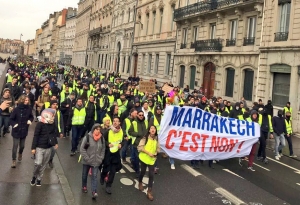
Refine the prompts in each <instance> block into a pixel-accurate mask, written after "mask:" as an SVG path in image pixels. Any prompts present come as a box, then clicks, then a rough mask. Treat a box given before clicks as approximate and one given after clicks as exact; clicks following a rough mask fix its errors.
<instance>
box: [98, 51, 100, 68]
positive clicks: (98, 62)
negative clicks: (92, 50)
mask: <svg viewBox="0 0 300 205" xmlns="http://www.w3.org/2000/svg"><path fill="white" fill-rule="evenodd" d="M99 63H100V54H99V55H98V67H99Z"/></svg>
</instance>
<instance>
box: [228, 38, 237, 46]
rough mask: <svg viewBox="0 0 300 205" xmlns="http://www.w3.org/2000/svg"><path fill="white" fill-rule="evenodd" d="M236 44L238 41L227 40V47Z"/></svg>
mask: <svg viewBox="0 0 300 205" xmlns="http://www.w3.org/2000/svg"><path fill="white" fill-rule="evenodd" d="M235 43H236V39H235V38H233V39H226V46H227V47H229V46H235Z"/></svg>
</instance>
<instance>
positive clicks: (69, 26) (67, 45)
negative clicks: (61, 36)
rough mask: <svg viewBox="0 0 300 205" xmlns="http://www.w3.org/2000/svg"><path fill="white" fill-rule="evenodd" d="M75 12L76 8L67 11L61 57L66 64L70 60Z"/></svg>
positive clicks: (74, 28)
mask: <svg viewBox="0 0 300 205" xmlns="http://www.w3.org/2000/svg"><path fill="white" fill-rule="evenodd" d="M76 14H77V9H73V11H68V15H67V20H66V31H65V40H64V59H63V62H64V63H66V64H70V63H71V61H72V56H73V48H74V42H75V34H76Z"/></svg>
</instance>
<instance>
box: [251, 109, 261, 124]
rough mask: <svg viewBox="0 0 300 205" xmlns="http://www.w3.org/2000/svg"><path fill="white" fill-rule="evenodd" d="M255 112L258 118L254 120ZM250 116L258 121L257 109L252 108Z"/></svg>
mask: <svg viewBox="0 0 300 205" xmlns="http://www.w3.org/2000/svg"><path fill="white" fill-rule="evenodd" d="M254 114H256V115H257V119H256V120H253V115H254ZM250 117H251V120H253V121H258V117H259V116H258V113H257V111H256V110H251V112H250Z"/></svg>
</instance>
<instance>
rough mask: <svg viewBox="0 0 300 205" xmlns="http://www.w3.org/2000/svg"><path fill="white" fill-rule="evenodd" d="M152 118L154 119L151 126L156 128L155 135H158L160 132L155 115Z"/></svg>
mask: <svg viewBox="0 0 300 205" xmlns="http://www.w3.org/2000/svg"><path fill="white" fill-rule="evenodd" d="M153 117H154V119H153V124H154V126H155V127H156V130H157V133H159V131H160V124H159V123H158V120H157V119H156V117H155V115H154V116H153Z"/></svg>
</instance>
